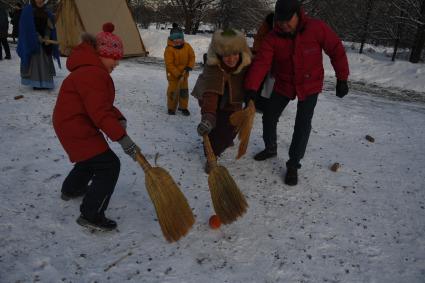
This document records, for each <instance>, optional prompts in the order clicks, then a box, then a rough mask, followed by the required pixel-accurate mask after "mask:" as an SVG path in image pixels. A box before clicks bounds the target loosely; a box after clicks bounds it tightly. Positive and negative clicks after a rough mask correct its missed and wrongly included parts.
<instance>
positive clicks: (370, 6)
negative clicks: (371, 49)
mask: <svg viewBox="0 0 425 283" xmlns="http://www.w3.org/2000/svg"><path fill="white" fill-rule="evenodd" d="M372 9H373V0H369V2H368V5H367V13H366V20H365V23H364V26H363V35H362V39H361V44H360V50H359V53H360V54H362V53H363V47H364V45H365V43H366V40H367V35H368V30H369V20H370V15H371V14H372Z"/></svg>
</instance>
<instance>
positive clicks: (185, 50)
mask: <svg viewBox="0 0 425 283" xmlns="http://www.w3.org/2000/svg"><path fill="white" fill-rule="evenodd" d="M164 60H165V68H166V73H167V80H168V88H167V108H168V115H175V114H176V110H177V107H178V110H179V111H180V112H181V113H182V114H183V115H184V116H189V115H190V112H189V109H188V106H189V84H188V78H189V72H191V71H192V69H193V67H194V66H195V53H194V52H193V49H192V46H190V44H189V43H187V42H185V41H184V35H183V31H182V30H181V29H180V28H179V27H178V26H177V25H176V24H173V28H172V29H171V30H170V36H169V37H168V42H167V47H166V48H165V52H164ZM180 79H182V80H180Z"/></svg>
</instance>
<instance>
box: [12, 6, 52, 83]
mask: <svg viewBox="0 0 425 283" xmlns="http://www.w3.org/2000/svg"><path fill="white" fill-rule="evenodd" d="M44 2H45V1H44V0H31V2H30V5H27V6H26V7H25V8H24V9H23V10H22V14H21V17H20V21H19V39H18V48H17V52H18V55H19V57H20V58H21V83H22V84H23V85H26V86H32V87H33V89H34V90H37V89H53V88H54V81H53V77H54V76H55V75H56V71H55V66H54V65H53V57H55V58H56V60H57V62H58V65H59V66H60V60H59V49H58V46H57V45H56V44H54V43H52V41H51V40H53V41H56V40H57V36H56V29H55V26H54V23H55V19H54V17H53V15H52V14H51V13H50V12H48V11H47V10H46V7H45V4H44Z"/></svg>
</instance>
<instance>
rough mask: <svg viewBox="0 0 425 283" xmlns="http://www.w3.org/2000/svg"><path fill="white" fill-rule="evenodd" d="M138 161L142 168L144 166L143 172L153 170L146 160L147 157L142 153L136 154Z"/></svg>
mask: <svg viewBox="0 0 425 283" xmlns="http://www.w3.org/2000/svg"><path fill="white" fill-rule="evenodd" d="M136 160H137V162H138V163H139V164H140V166H142V168H143V171H145V172H147V171H148V170H149V169H151V168H152V166H151V165H150V164H149V162H148V161H147V160H146V158H145V156H144V155H143V154H142V153H141V152H140V151H138V152H137V153H136Z"/></svg>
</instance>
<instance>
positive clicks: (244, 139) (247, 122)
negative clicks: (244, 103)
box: [230, 100, 255, 159]
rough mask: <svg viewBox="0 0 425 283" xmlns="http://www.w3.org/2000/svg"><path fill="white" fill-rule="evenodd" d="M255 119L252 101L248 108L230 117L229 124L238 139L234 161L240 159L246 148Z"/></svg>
mask: <svg viewBox="0 0 425 283" xmlns="http://www.w3.org/2000/svg"><path fill="white" fill-rule="evenodd" d="M254 118H255V105H254V102H252V100H251V101H250V102H249V104H248V107H247V108H245V109H243V110H241V111H238V112H235V113H233V114H232V115H231V116H230V123H231V124H232V125H233V126H235V127H236V129H237V131H238V132H239V133H238V139H239V141H240V142H239V149H238V155H237V156H236V159H239V158H241V157H242V156H243V155H244V154H245V153H246V150H247V148H248V143H249V137H250V135H251V130H252V125H253V124H254Z"/></svg>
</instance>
